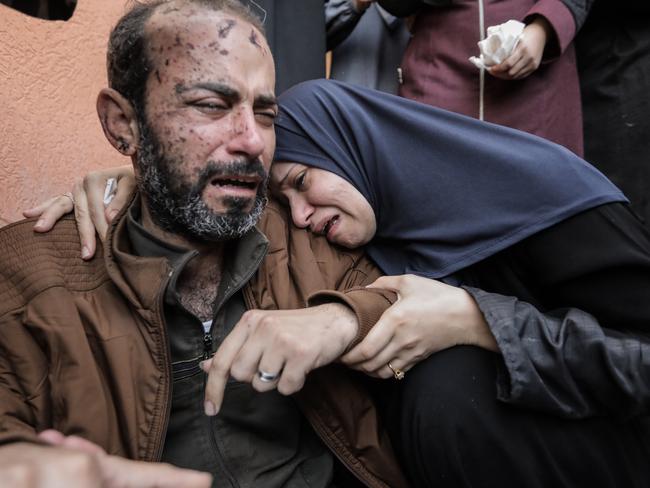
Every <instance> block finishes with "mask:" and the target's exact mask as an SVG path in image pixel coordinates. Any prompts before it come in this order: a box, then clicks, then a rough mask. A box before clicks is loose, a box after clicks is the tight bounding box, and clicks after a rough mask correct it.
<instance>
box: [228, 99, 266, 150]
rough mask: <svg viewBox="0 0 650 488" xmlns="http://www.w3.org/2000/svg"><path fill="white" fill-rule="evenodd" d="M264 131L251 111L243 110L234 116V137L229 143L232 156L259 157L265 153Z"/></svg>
mask: <svg viewBox="0 0 650 488" xmlns="http://www.w3.org/2000/svg"><path fill="white" fill-rule="evenodd" d="M263 130H264V128H263V127H261V126H260V125H259V124H258V123H257V121H256V120H255V114H254V113H253V111H252V110H250V109H242V110H240V111H238V112H237V113H235V114H233V120H232V137H231V139H230V141H228V150H229V151H230V152H231V153H232V154H237V155H241V154H243V155H246V156H248V157H257V156H259V155H261V154H262V153H263V152H264V149H265V148H266V141H265V140H264V137H263V135H262V131H263Z"/></svg>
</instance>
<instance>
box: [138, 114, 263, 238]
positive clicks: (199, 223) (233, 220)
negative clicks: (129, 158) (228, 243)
mask: <svg viewBox="0 0 650 488" xmlns="http://www.w3.org/2000/svg"><path fill="white" fill-rule="evenodd" d="M140 134H141V136H140V148H139V151H138V157H137V160H136V164H137V167H138V173H139V178H138V180H139V181H138V187H139V190H140V192H141V193H142V194H143V195H144V196H145V197H146V204H147V208H148V209H149V212H150V214H151V217H152V219H153V220H154V222H155V223H156V224H157V225H158V226H160V227H161V228H162V229H163V230H166V231H168V232H171V233H174V234H177V235H181V236H183V237H185V238H189V239H191V240H200V241H208V242H214V241H224V240H228V239H236V238H239V237H241V236H243V235H244V234H246V233H247V232H248V231H249V230H251V228H253V227H254V226H255V224H256V223H257V221H258V220H259V218H260V216H261V214H262V212H263V211H264V207H265V206H266V203H267V198H266V191H267V182H268V174H267V172H266V170H265V169H264V166H263V165H262V162H261V161H260V159H259V158H255V159H246V160H242V159H239V160H234V161H227V162H221V161H220V162H216V161H209V162H208V163H207V165H206V167H205V168H203V170H202V171H201V172H200V173H199V174H198V179H197V181H196V182H195V183H193V184H192V183H191V182H188V181H186V175H184V174H183V173H182V172H181V170H180V169H181V168H182V166H183V165H182V161H176V160H173V159H171V158H169V157H167V156H166V155H165V154H164V152H163V150H162V145H161V144H160V142H159V140H158V138H157V137H156V134H155V133H154V131H153V130H152V128H151V126H150V125H149V124H148V123H147V121H145V122H143V123H141V124H140ZM233 174H246V175H251V174H257V175H259V176H260V177H261V178H262V182H261V183H260V185H259V187H258V190H257V195H256V197H255V202H254V204H253V208H252V209H251V210H249V211H248V212H246V211H245V210H244V208H245V207H246V206H247V205H248V204H249V202H250V200H249V199H247V198H236V197H226V198H225V199H224V203H226V205H228V206H229V209H228V211H227V212H226V213H217V212H215V211H213V210H211V209H210V208H209V207H208V206H207V205H206V204H205V202H204V201H203V200H202V198H201V195H202V193H203V190H204V189H205V187H206V186H207V185H209V184H211V183H210V182H211V181H212V180H213V179H214V178H215V177H218V176H221V175H233Z"/></svg>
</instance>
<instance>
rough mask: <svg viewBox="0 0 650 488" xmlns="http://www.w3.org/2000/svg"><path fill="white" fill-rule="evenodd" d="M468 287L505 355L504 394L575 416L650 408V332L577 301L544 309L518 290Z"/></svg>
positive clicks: (520, 402) (499, 391) (528, 405)
mask: <svg viewBox="0 0 650 488" xmlns="http://www.w3.org/2000/svg"><path fill="white" fill-rule="evenodd" d="M465 289H466V290H467V291H468V292H469V293H470V294H471V295H472V297H473V298H474V299H475V300H476V302H477V303H478V305H479V308H480V309H481V311H482V312H483V315H484V316H485V319H486V321H487V322H488V325H489V326H490V330H491V331H492V334H493V335H494V337H495V339H496V341H497V343H498V345H499V349H500V350H501V354H502V356H503V365H502V367H501V368H500V370H499V373H498V378H497V395H498V398H499V399H500V400H502V401H504V402H506V403H509V404H513V405H516V406H519V407H525V408H531V409H535V410H541V411H544V412H546V413H550V414H553V415H559V416H562V417H566V418H572V419H580V418H586V417H592V416H597V415H613V416H617V417H631V416H635V415H645V414H647V413H648V412H650V335H647V334H643V333H638V332H623V331H621V330H613V329H607V328H603V327H601V326H600V324H599V323H598V321H597V320H596V319H595V318H594V317H593V316H592V315H589V314H588V313H585V312H583V311H581V310H578V309H574V308H568V309H559V310H555V311H551V312H547V313H541V312H540V311H539V310H537V309H536V308H535V307H534V306H533V305H531V304H529V303H526V302H523V301H520V300H518V299H516V298H514V297H507V296H503V295H498V294H494V293H487V292H485V291H482V290H479V289H476V288H471V287H466V288H465Z"/></svg>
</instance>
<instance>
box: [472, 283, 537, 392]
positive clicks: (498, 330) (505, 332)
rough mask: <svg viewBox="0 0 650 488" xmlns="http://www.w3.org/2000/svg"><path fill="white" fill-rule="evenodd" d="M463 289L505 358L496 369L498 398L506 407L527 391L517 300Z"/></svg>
mask: <svg viewBox="0 0 650 488" xmlns="http://www.w3.org/2000/svg"><path fill="white" fill-rule="evenodd" d="M461 288H463V289H464V290H465V291H467V292H468V293H469V294H470V295H471V296H472V298H473V299H474V300H475V301H476V304H477V305H478V307H479V309H480V310H481V313H482V314H483V317H484V318H485V321H486V322H487V324H488V327H489V328H490V332H492V335H493V336H494V339H495V340H496V342H497V346H498V347H499V351H500V353H501V357H502V358H503V362H499V363H498V366H497V378H496V380H497V381H496V386H497V398H498V399H499V400H501V401H503V402H506V403H508V402H511V401H512V399H513V397H514V398H517V397H519V396H520V395H521V392H522V390H523V389H524V388H525V386H524V385H526V374H525V371H526V370H527V366H526V364H524V358H523V355H522V354H521V353H520V351H519V338H518V337H517V334H516V331H515V330H514V328H513V327H512V317H514V315H515V311H514V305H515V302H516V299H515V298H513V297H507V296H503V295H499V294H495V293H488V292H486V291H483V290H481V289H479V288H473V287H471V286H462V287H461Z"/></svg>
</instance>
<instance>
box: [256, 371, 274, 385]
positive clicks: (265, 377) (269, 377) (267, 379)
mask: <svg viewBox="0 0 650 488" xmlns="http://www.w3.org/2000/svg"><path fill="white" fill-rule="evenodd" d="M278 376H280V374H279V373H278V374H273V373H267V372H266V371H262V370H259V371H258V372H257V377H258V378H259V379H260V381H261V382H262V383H271V382H272V381H275V380H277V379H278Z"/></svg>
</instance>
